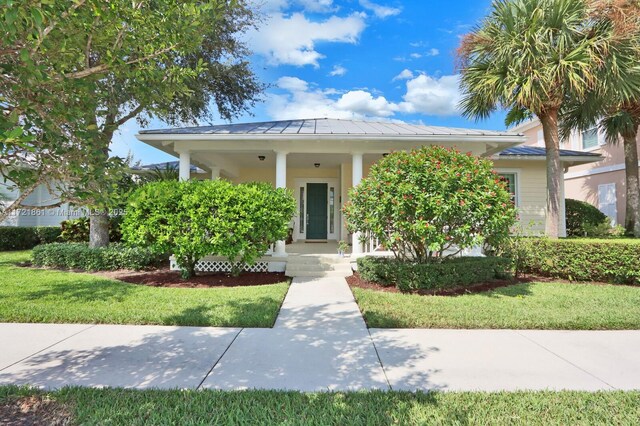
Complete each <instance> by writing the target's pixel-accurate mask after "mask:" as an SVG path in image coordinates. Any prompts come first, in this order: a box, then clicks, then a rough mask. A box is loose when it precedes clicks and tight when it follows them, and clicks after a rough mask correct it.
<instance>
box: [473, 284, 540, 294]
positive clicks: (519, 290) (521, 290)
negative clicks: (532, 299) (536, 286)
mask: <svg viewBox="0 0 640 426" xmlns="http://www.w3.org/2000/svg"><path fill="white" fill-rule="evenodd" d="M532 286H533V284H532V283H517V282H514V283H513V284H512V285H509V286H506V287H499V288H495V289H493V290H489V291H481V292H477V293H473V294H477V295H479V296H485V297H492V298H498V297H505V296H506V297H525V296H531V295H532V294H533V293H532V292H531V287H532Z"/></svg>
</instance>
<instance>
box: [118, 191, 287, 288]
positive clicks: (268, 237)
mask: <svg viewBox="0 0 640 426" xmlns="http://www.w3.org/2000/svg"><path fill="white" fill-rule="evenodd" d="M295 209H296V204H295V200H294V198H293V197H292V196H291V194H290V193H289V192H288V191H287V190H285V189H274V188H273V187H272V186H271V185H268V184H262V183H249V184H241V185H233V184H231V183H229V182H226V181H224V180H220V179H217V180H213V181H186V182H172V181H165V182H154V183H150V184H147V185H145V186H143V187H141V188H140V189H138V190H137V191H136V192H135V193H134V194H133V195H132V197H131V199H130V203H129V207H128V208H127V214H126V215H125V218H124V223H123V227H122V231H123V237H124V239H125V240H126V241H128V242H130V243H133V244H136V245H141V246H145V247H149V248H150V249H151V250H153V251H155V252H158V253H166V252H170V253H173V255H174V256H175V258H176V263H177V264H178V266H179V267H180V269H181V271H182V276H183V277H185V278H188V277H191V276H193V275H194V274H195V265H196V262H197V261H198V260H199V259H201V258H202V257H204V256H206V255H210V254H213V255H218V256H224V257H226V258H228V259H229V261H230V262H232V264H233V265H234V267H233V274H234V275H237V274H239V273H240V271H241V270H242V269H243V266H244V264H252V263H253V262H255V260H256V259H258V258H259V257H260V256H262V255H264V254H265V253H266V252H267V250H268V249H269V247H270V245H271V244H273V243H274V242H275V241H277V240H284V239H285V238H286V237H287V233H288V226H289V222H290V221H291V217H292V216H293V215H294V213H295Z"/></svg>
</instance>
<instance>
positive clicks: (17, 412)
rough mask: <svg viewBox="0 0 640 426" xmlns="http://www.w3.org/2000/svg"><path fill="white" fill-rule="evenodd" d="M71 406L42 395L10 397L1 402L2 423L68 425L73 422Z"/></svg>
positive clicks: (10, 425) (9, 424) (28, 425)
mask: <svg viewBox="0 0 640 426" xmlns="http://www.w3.org/2000/svg"><path fill="white" fill-rule="evenodd" d="M72 420H73V419H72V416H71V412H70V410H69V408H68V407H67V406H66V405H64V404H61V403H59V402H56V401H54V400H52V399H49V398H47V397H42V396H27V397H24V398H19V399H9V400H7V401H4V402H3V403H1V404H0V424H1V425H6V426H32V425H33V426H39V425H53V426H66V425H70V424H72Z"/></svg>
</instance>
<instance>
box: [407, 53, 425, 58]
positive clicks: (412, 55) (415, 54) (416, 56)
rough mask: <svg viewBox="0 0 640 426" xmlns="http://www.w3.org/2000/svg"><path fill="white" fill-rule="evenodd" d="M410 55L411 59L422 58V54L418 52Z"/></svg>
mask: <svg viewBox="0 0 640 426" xmlns="http://www.w3.org/2000/svg"><path fill="white" fill-rule="evenodd" d="M409 56H411V57H412V58H413V59H420V58H422V55H421V54H420V53H412V54H411V55H409Z"/></svg>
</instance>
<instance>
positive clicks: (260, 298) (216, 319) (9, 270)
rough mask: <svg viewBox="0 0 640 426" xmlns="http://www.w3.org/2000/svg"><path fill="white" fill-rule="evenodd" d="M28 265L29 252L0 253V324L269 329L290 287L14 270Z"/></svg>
mask: <svg viewBox="0 0 640 426" xmlns="http://www.w3.org/2000/svg"><path fill="white" fill-rule="evenodd" d="M27 260H29V252H28V251H24V252H4V253H0V277H2V278H1V279H0V322H51V323H104V324H161V325H194V326H219V327H231V326H235V327H271V326H273V323H274V322H275V319H276V316H277V314H278V311H279V309H280V305H281V304H282V301H283V300H284V296H285V294H286V292H287V288H288V283H281V284H274V285H265V286H252V287H232V288H212V289H201V288H194V289H190V288H158V287H148V286H142V285H133V284H127V283H123V282H121V281H115V280H110V279H105V278H101V277H98V276H95V275H90V274H79V273H73V272H61V271H48V270H39V269H31V268H22V267H18V266H15V263H16V262H21V261H27Z"/></svg>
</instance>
